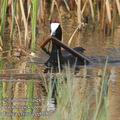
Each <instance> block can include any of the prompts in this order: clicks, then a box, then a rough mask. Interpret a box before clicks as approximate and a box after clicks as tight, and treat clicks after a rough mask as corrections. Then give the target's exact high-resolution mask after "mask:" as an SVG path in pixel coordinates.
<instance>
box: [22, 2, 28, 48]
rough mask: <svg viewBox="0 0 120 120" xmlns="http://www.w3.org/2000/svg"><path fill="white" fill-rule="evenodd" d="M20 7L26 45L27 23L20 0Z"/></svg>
mask: <svg viewBox="0 0 120 120" xmlns="http://www.w3.org/2000/svg"><path fill="white" fill-rule="evenodd" d="M20 8H21V12H22V18H23V23H24V28H25V46H26V45H27V36H28V25H27V20H26V17H25V12H24V7H23V2H22V0H20Z"/></svg>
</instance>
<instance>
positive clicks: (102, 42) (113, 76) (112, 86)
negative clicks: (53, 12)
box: [43, 19, 120, 120]
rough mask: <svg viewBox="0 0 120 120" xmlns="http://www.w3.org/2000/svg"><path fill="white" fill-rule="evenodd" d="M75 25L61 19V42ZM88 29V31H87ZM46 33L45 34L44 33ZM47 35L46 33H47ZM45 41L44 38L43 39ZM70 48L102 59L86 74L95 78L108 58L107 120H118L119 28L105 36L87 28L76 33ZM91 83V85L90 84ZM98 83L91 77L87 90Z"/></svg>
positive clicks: (68, 36)
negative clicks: (77, 48)
mask: <svg viewBox="0 0 120 120" xmlns="http://www.w3.org/2000/svg"><path fill="white" fill-rule="evenodd" d="M76 27H77V24H76V23H75V22H74V21H72V20H71V19H63V22H62V28H63V42H64V43H66V44H68V41H69V39H70V37H71V35H72V34H73V32H74V31H75V29H76ZM87 28H88V29H87ZM45 33H46V32H45ZM47 33H48V32H47ZM44 37H45V35H43V38H44ZM44 39H45V38H44ZM70 46H71V47H72V48H74V47H83V48H85V49H86V51H85V52H84V54H85V55H86V56H88V57H89V58H92V59H93V58H94V59H97V60H98V61H99V60H101V59H104V62H103V63H102V65H101V64H100V63H99V62H98V63H97V64H96V65H95V66H93V67H88V71H87V72H88V73H89V74H90V75H91V76H92V75H93V76H97V75H98V74H99V72H100V71H101V70H103V69H104V66H105V61H106V59H107V57H108V59H110V61H112V62H108V64H107V65H108V66H107V69H108V70H109V73H110V78H109V87H108V88H109V91H108V92H109V120H120V95H119V91H120V26H118V27H117V28H116V29H115V32H114V35H112V36H105V35H103V33H102V32H100V31H98V32H96V31H94V30H91V29H90V30H89V26H86V28H83V30H82V31H78V32H77V33H76V34H75V36H74V37H73V40H72V42H71V44H70ZM108 61H109V60H108ZM91 82H92V83H91ZM99 82H100V80H99V78H97V77H93V79H90V81H89V83H88V84H89V88H90V90H91V91H94V90H95V88H96V87H98V83H99Z"/></svg>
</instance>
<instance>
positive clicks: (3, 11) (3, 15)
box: [1, 0, 8, 37]
mask: <svg viewBox="0 0 120 120" xmlns="http://www.w3.org/2000/svg"><path fill="white" fill-rule="evenodd" d="M7 6H8V0H3V1H2V8H1V36H2V37H3V35H4V28H5V22H6V17H7V16H6V15H7V14H6V13H7Z"/></svg>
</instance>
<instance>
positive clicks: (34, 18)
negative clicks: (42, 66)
mask: <svg viewBox="0 0 120 120" xmlns="http://www.w3.org/2000/svg"><path fill="white" fill-rule="evenodd" d="M38 3H39V2H38V0H32V44H31V48H32V51H34V50H35V41H36V24H37V13H38Z"/></svg>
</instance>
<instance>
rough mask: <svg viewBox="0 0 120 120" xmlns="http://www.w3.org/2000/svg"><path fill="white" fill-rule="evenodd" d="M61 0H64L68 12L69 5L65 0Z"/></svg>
mask: <svg viewBox="0 0 120 120" xmlns="http://www.w3.org/2000/svg"><path fill="white" fill-rule="evenodd" d="M63 1H64V3H65V6H66V8H67V10H68V11H69V12H70V7H69V5H68V3H67V1H66V0H63Z"/></svg>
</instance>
